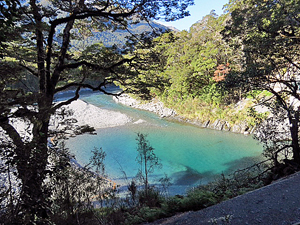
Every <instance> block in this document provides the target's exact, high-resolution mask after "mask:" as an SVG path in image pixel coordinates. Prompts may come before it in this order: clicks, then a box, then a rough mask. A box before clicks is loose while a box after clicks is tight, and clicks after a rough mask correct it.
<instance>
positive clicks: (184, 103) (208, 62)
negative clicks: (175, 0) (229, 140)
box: [140, 11, 253, 125]
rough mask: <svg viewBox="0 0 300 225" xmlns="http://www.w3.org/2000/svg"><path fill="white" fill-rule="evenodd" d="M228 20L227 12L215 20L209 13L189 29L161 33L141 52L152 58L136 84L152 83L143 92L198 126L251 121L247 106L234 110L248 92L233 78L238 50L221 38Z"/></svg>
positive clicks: (237, 66) (237, 60)
mask: <svg viewBox="0 0 300 225" xmlns="http://www.w3.org/2000/svg"><path fill="white" fill-rule="evenodd" d="M229 19H230V15H229V14H223V15H220V16H218V15H217V14H215V12H214V11H212V12H211V13H210V14H209V15H207V16H205V17H203V18H202V20H199V21H198V22H197V23H195V24H194V25H193V26H192V27H191V28H190V30H189V31H182V32H167V33H165V34H163V35H162V36H160V37H158V38H156V39H155V40H154V43H153V45H152V47H151V48H150V49H143V50H141V51H143V52H144V53H148V57H149V58H151V60H152V61H151V60H148V62H149V63H150V65H149V67H150V69H149V70H148V71H147V72H146V73H142V74H143V75H140V79H141V80H142V81H144V82H147V83H150V84H152V87H150V88H149V89H148V90H150V93H151V95H152V97H155V96H156V97H157V98H159V99H161V100H162V101H163V102H164V103H165V104H166V105H167V106H168V107H170V108H174V109H175V110H176V111H177V112H178V114H179V115H181V116H184V117H185V118H188V119H196V120H198V121H199V122H204V121H209V120H211V122H214V121H215V120H217V119H221V120H225V121H228V122H229V123H231V125H234V124H235V123H244V122H246V123H248V124H251V123H253V117H251V116H250V114H249V113H248V112H247V107H245V109H244V110H240V111H239V110H236V109H235V108H234V104H235V103H237V102H238V101H239V100H241V99H242V98H245V97H246V95H248V94H249V93H248V90H246V89H244V90H242V88H241V86H239V85H238V83H236V82H235V80H234V79H235V75H234V74H237V73H238V71H239V69H240V67H241V64H240V60H241V58H242V52H241V50H239V49H233V48H232V46H230V45H229V43H227V42H226V41H225V40H224V39H223V36H222V32H223V31H224V28H225V25H226V22H227V21H228V20H229ZM248 106H251V102H249V103H248Z"/></svg>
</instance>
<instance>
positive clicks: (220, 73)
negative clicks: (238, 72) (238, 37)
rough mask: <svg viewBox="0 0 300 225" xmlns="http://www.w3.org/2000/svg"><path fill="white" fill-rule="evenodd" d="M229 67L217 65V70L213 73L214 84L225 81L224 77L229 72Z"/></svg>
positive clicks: (227, 64) (227, 65)
mask: <svg viewBox="0 0 300 225" xmlns="http://www.w3.org/2000/svg"><path fill="white" fill-rule="evenodd" d="M229 65H230V64H229V63H226V65H224V64H220V65H218V67H217V70H216V71H215V72H214V77H213V80H214V81H216V82H220V81H223V80H225V77H226V75H227V74H228V73H229V72H230V68H229Z"/></svg>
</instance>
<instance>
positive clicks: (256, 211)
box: [151, 173, 300, 225]
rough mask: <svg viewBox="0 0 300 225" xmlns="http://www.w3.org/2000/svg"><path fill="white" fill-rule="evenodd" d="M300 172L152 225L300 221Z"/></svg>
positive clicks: (285, 223) (276, 224)
mask: <svg viewBox="0 0 300 225" xmlns="http://www.w3.org/2000/svg"><path fill="white" fill-rule="evenodd" d="M299 187H300V173H296V174H294V175H291V176H289V177H287V178H283V179H281V180H279V181H277V182H274V183H272V184H270V185H268V186H265V187H263V188H260V189H257V190H255V191H252V192H249V193H247V194H244V195H241V196H238V197H236V198H233V199H231V200H228V201H225V202H222V203H220V204H218V205H215V206H211V207H209V208H206V209H204V210H200V211H196V212H187V213H182V214H178V215H176V216H173V217H170V218H167V219H163V220H159V221H156V222H154V223H151V224H152V225H154V224H155V225H158V224H178V225H184V224H186V225H187V224H188V225H200V224H201V225H202V224H204V225H205V224H234V225H245V224H251V225H256V224H262V225H288V224H289V225H293V224H294V225H296V224H300V193H299Z"/></svg>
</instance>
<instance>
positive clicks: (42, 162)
mask: <svg viewBox="0 0 300 225" xmlns="http://www.w3.org/2000/svg"><path fill="white" fill-rule="evenodd" d="M43 99H45V98H43ZM39 103H41V102H39ZM49 103H50V101H47V100H46V101H45V100H44V101H43V103H41V104H39V111H38V114H37V115H36V117H35V118H34V121H32V123H33V130H32V136H33V138H32V140H31V141H30V142H29V143H26V144H25V146H24V149H19V150H18V151H17V152H18V154H17V169H18V176H19V178H20V179H21V181H22V189H21V195H20V197H21V200H22V201H21V203H20V204H21V209H22V212H23V218H24V219H25V221H26V222H28V223H32V222H37V224H47V218H48V216H49V208H50V202H49V199H48V197H49V192H48V190H45V189H44V187H43V183H44V181H45V178H46V175H47V174H46V173H47V172H46V166H47V161H48V146H47V136H48V126H49V120H50V115H51V114H50V109H51V104H50V105H49Z"/></svg>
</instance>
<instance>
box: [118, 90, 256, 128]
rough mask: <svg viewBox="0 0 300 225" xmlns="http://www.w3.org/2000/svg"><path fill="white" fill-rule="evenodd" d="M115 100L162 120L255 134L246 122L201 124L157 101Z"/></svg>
mask: <svg viewBox="0 0 300 225" xmlns="http://www.w3.org/2000/svg"><path fill="white" fill-rule="evenodd" d="M114 100H115V101H116V102H117V103H120V104H123V105H126V106H130V107H133V108H136V109H142V110H147V111H150V112H154V113H156V114H158V115H159V116H160V117H162V118H169V119H172V120H176V121H180V122H184V123H189V124H193V125H195V126H199V127H203V128H209V129H214V130H221V131H222V130H223V131H230V132H234V133H242V134H251V133H253V131H254V129H255V128H254V127H248V125H247V123H246V122H243V123H240V124H235V125H231V124H230V123H229V122H228V121H224V120H220V119H217V120H215V121H210V120H207V121H204V122H200V121H198V120H189V119H186V118H184V117H182V116H180V115H178V114H177V113H176V111H175V110H173V109H170V108H167V107H165V106H164V104H163V103H162V102H160V101H159V100H157V99H153V100H151V101H150V102H146V103H144V102H142V101H139V100H136V99H134V98H132V97H130V96H129V95H127V94H123V95H121V96H118V97H114ZM238 107H241V106H240V105H239V106H238Z"/></svg>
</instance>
